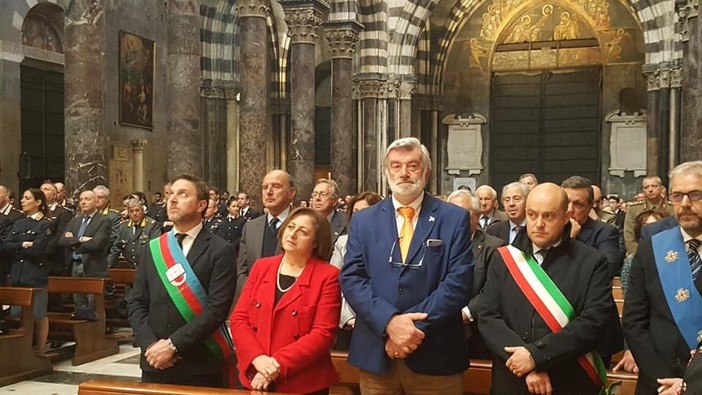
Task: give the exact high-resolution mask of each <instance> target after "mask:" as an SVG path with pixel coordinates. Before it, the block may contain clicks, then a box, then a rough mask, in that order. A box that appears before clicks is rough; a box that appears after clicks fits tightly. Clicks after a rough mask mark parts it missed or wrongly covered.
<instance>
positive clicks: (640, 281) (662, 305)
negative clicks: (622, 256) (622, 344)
mask: <svg viewBox="0 0 702 395" xmlns="http://www.w3.org/2000/svg"><path fill="white" fill-rule="evenodd" d="M669 178H670V194H669V195H668V198H669V199H670V201H671V202H672V203H673V204H672V206H673V212H674V214H675V217H676V218H677V221H678V223H679V226H677V227H675V228H672V229H668V230H664V231H661V232H659V233H657V234H655V235H654V236H652V237H651V238H647V239H642V240H641V244H640V245H639V248H638V249H637V251H636V253H635V254H634V260H633V264H632V266H631V273H630V275H629V289H628V290H627V293H626V302H625V304H624V315H623V317H622V323H623V326H624V335H625V336H626V341H627V344H628V345H629V348H630V349H631V352H632V353H633V354H634V358H635V359H636V363H637V365H638V367H639V370H640V372H639V378H638V381H637V384H636V393H637V394H650V393H655V392H656V391H658V393H663V394H674V393H675V391H676V389H677V385H676V384H675V385H674V384H671V383H672V382H675V383H679V382H680V381H682V377H683V375H684V374H685V368H686V366H687V362H688V360H689V359H690V350H693V349H695V348H696V347H697V342H698V341H699V338H698V337H699V333H701V331H702V309H700V307H699V306H700V304H701V303H702V297H701V296H700V294H701V293H702V276H700V275H699V267H700V258H699V254H700V248H699V246H700V244H702V241H701V240H702V161H696V162H686V163H682V164H680V165H678V166H677V167H676V168H675V169H673V170H672V171H671V172H670V177H669ZM662 380H664V381H662Z"/></svg>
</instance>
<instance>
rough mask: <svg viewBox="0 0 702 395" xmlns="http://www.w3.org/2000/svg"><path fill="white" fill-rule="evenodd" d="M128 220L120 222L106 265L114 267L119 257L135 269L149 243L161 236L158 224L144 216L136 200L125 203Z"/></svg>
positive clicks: (142, 209)
mask: <svg viewBox="0 0 702 395" xmlns="http://www.w3.org/2000/svg"><path fill="white" fill-rule="evenodd" d="M127 212H128V213H129V219H127V220H124V221H122V223H121V224H120V225H119V227H118V228H117V239H116V240H115V243H114V244H113V245H112V247H111V248H110V255H108V257H107V264H108V265H109V266H110V267H114V266H115V265H116V264H117V262H118V260H119V258H120V256H121V257H123V258H124V259H125V260H126V261H127V263H128V264H129V265H130V266H131V267H136V266H137V265H138V264H139V260H140V259H142V256H143V254H144V253H145V252H146V250H147V249H148V246H149V241H150V240H151V239H155V238H157V237H159V236H160V235H161V229H160V228H159V224H158V223H157V222H156V221H154V220H153V219H151V218H149V217H147V216H146V215H145V214H144V208H143V206H142V205H141V202H140V201H139V200H136V199H129V200H128V201H127Z"/></svg>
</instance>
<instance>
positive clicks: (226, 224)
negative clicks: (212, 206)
mask: <svg viewBox="0 0 702 395" xmlns="http://www.w3.org/2000/svg"><path fill="white" fill-rule="evenodd" d="M245 224H246V218H244V217H241V216H240V217H237V218H233V217H232V216H230V215H227V217H226V218H224V219H223V220H222V225H221V226H220V228H219V233H218V234H219V235H220V236H221V237H222V238H223V239H224V240H226V241H227V242H228V243H229V244H231V245H232V246H233V247H234V250H235V251H236V254H237V256H238V255H239V240H241V232H242V231H243V230H244V225H245Z"/></svg>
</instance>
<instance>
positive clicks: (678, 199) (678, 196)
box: [668, 191, 702, 203]
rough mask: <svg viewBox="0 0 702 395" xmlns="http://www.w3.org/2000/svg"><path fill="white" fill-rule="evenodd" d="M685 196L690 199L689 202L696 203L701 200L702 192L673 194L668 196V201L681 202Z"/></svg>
mask: <svg viewBox="0 0 702 395" xmlns="http://www.w3.org/2000/svg"><path fill="white" fill-rule="evenodd" d="M685 196H687V198H688V199H690V201H691V202H696V201H699V200H702V191H692V192H687V193H682V192H673V193H671V194H670V195H668V199H670V201H671V202H676V203H677V202H682V200H683V198H684V197H685Z"/></svg>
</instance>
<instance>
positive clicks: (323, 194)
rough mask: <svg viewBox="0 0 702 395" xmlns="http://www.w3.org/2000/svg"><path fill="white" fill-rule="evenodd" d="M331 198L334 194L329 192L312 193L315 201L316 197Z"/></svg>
mask: <svg viewBox="0 0 702 395" xmlns="http://www.w3.org/2000/svg"><path fill="white" fill-rule="evenodd" d="M329 196H332V193H331V192H328V191H314V192H312V199H314V198H316V197H319V198H321V199H326V198H328V197H329Z"/></svg>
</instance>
